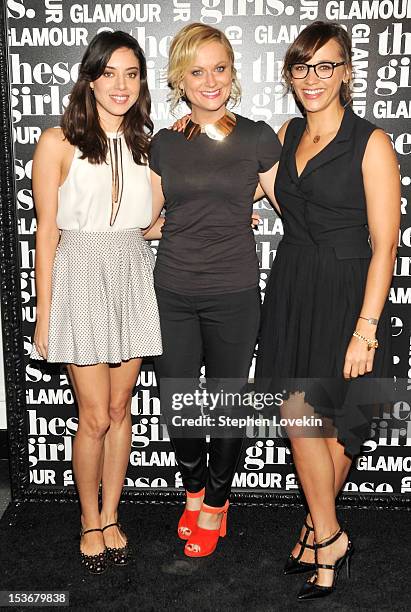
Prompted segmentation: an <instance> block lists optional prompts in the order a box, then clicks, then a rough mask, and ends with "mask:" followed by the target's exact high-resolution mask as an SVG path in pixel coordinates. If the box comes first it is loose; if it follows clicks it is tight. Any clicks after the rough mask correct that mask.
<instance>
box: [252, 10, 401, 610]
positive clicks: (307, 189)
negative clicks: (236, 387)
mask: <svg viewBox="0 0 411 612" xmlns="http://www.w3.org/2000/svg"><path fill="white" fill-rule="evenodd" d="M351 73H352V67H351V41H350V38H349V36H348V34H347V33H346V31H345V30H344V29H343V28H342V27H341V26H340V25H338V24H333V23H324V22H316V23H313V24H311V25H309V26H308V27H307V28H305V29H304V30H303V31H302V32H301V33H300V34H299V36H298V37H297V38H296V40H295V42H294V43H293V44H292V45H291V46H290V48H289V49H288V51H287V54H286V56H285V61H284V78H285V82H286V84H287V86H288V88H289V90H291V91H292V92H293V95H294V98H295V100H296V102H297V104H298V105H299V107H300V108H301V109H302V111H303V115H304V117H303V118H294V119H291V120H290V121H288V122H287V123H286V124H285V125H283V127H282V128H281V130H280V132H279V137H280V140H281V141H282V142H283V150H282V154H281V159H280V164H279V167H278V171H277V176H276V183H275V197H276V201H277V204H278V206H279V207H280V209H281V212H282V217H283V224H284V237H283V240H282V241H281V243H280V245H279V248H278V250H277V255H276V258H275V261H274V264H273V268H272V270H271V274H270V279H269V282H268V286H267V291H266V296H265V301H264V307H263V315H262V328H261V336H260V340H259V354H258V359H257V366H256V377H257V379H258V385H259V386H260V388H267V386H271V385H273V386H276V385H277V384H279V381H282V382H283V383H284V380H286V381H287V382H286V383H285V385H284V387H281V388H286V389H287V390H288V391H289V392H290V393H289V396H288V399H287V400H286V401H285V402H284V405H283V406H282V416H283V417H285V418H289V419H292V418H295V417H303V416H307V417H312V416H320V417H321V420H322V425H319V426H314V425H315V424H313V425H312V426H310V427H306V428H300V429H298V428H296V427H293V426H292V421H291V420H290V421H289V423H290V426H289V427H288V428H287V431H288V435H289V437H290V440H291V446H292V452H293V458H294V464H295V467H296V470H297V473H298V477H299V480H300V483H301V485H302V489H303V491H304V495H305V499H306V502H307V506H308V515H307V517H306V521H305V526H304V527H303V528H302V532H301V540H300V542H299V543H298V544H296V545H295V547H294V549H293V551H292V554H291V556H290V558H289V559H288V561H287V563H286V566H285V568H284V572H285V573H286V574H291V573H294V574H295V573H302V572H308V571H311V572H312V571H314V574H313V576H312V577H311V578H310V579H309V580H308V581H307V582H306V583H305V584H304V585H303V588H302V590H301V592H300V594H299V598H301V599H311V598H314V597H323V596H325V595H329V594H330V593H331V592H332V591H333V590H334V588H335V584H336V580H337V576H338V572H339V570H340V568H341V566H342V565H343V563H346V564H347V570H348V569H349V560H350V557H351V554H352V551H353V547H352V543H351V542H350V540H349V537H348V535H347V533H346V532H345V531H343V530H342V529H341V527H340V525H339V523H338V519H337V516H336V509H335V497H336V495H337V494H338V493H339V491H340V490H341V488H342V487H343V484H344V482H345V479H346V477H347V474H348V471H349V468H350V465H351V462H352V457H353V456H355V455H356V454H357V453H359V451H360V446H361V443H362V442H363V441H364V440H365V439H366V438H367V434H368V433H369V432H370V427H369V425H370V423H369V421H367V418H369V416H368V417H367V413H366V412H365V410H364V407H361V406H359V405H356V404H355V403H352V402H351V401H350V399H349V398H350V393H353V390H355V389H356V387H355V385H356V384H357V383H358V382H359V381H351V382H348V381H349V380H350V379H357V378H358V377H365V376H367V377H368V378H370V377H391V369H392V355H391V350H390V340H391V329H390V317H389V313H388V310H387V301H386V300H387V294H388V290H389V287H390V283H391V278H392V274H393V267H394V262H395V257H396V249H397V240H398V230H399V222H400V181H399V172H398V165H397V160H396V157H395V154H394V152H393V148H392V145H391V142H390V139H389V137H388V136H387V135H386V134H385V133H384V132H383V131H382V130H380V129H377V128H376V126H374V125H372V124H371V123H369V122H368V121H366V120H365V119H361V118H359V117H357V116H356V115H355V114H354V112H353V111H352V109H351V107H350V80H351ZM293 379H294V380H293ZM362 382H365V381H362ZM369 383H372V380H369V381H367V384H369ZM353 385H354V386H353ZM361 388H362V387H361V386H360V389H361ZM365 391H366V392H367V389H366V388H365ZM294 422H295V421H294ZM309 422H313V421H309Z"/></svg>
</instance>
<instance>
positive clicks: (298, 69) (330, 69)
mask: <svg viewBox="0 0 411 612" xmlns="http://www.w3.org/2000/svg"><path fill="white" fill-rule="evenodd" d="M343 64H345V62H318V64H289V66H288V70H289V71H290V74H291V76H292V77H293V79H305V77H306V76H307V75H308V73H309V72H310V68H313V69H314V72H315V74H316V75H317V76H318V78H319V79H330V78H331V77H332V75H333V74H334V68H337V67H338V66H342V65H343Z"/></svg>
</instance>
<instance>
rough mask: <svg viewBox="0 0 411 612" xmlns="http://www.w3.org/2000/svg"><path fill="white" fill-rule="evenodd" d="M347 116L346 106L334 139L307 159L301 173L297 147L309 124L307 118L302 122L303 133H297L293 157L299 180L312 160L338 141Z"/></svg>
mask: <svg viewBox="0 0 411 612" xmlns="http://www.w3.org/2000/svg"><path fill="white" fill-rule="evenodd" d="M346 116H347V109H346V108H345V109H344V114H343V116H342V119H341V123H340V126H339V128H338V130H337V132H336V134H335V136H334V138H332V139H331V140H330V142H328V143H327V144H326V145H325V147H323V148H322V149H320V150H319V151H318V153H316V154H315V155H313V156H312V157H310V159H309V160H307V162H306V164H305V166H304V168H303V169H302V170H301V172H300V174H298V168H297V149H298V146H299V144H300V142H301V138H302V137H303V134H304V131H305V128H306V125H307V119H306V118H305V120H304V122H303V124H302V130H300V131H301V133H300V134H298V135H297V138H296V143H297V144H296V145H295V146H294V151H293V159H294V171H295V174H296V177H297V179H298V180H300V179H301V178H302V176H303V174H304V172H305V171H306V170H307V168H308V166H309V165H310V164H311V162H312V161H313V160H314V159H316V158H317V157H318V156H319V155H321V153H323V151H325V150H326V149H328V147H329V146H330V145H331V144H333V143H334V142H335V141H336V139H337V138H338V136H339V135H340V132H341V130H342V127H343V123H344V120H345V118H346Z"/></svg>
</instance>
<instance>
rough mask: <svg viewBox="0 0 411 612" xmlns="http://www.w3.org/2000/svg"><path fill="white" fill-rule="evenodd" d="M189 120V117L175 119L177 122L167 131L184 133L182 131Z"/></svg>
mask: <svg viewBox="0 0 411 612" xmlns="http://www.w3.org/2000/svg"><path fill="white" fill-rule="evenodd" d="M190 119H191V115H184V117H181V119H177V121H175V122H174V123H173V125H172V126H171V128H169V129H170V130H174V132H184V129H185V127H186V125H187V123H188V122H189V121H190Z"/></svg>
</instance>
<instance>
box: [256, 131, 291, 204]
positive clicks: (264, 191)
mask: <svg viewBox="0 0 411 612" xmlns="http://www.w3.org/2000/svg"><path fill="white" fill-rule="evenodd" d="M289 122H290V120H288V121H286V122H285V123H284V124H283V125H282V126H281V128H280V129H279V131H278V134H277V136H278V139H279V141H280V142H281V144H283V143H284V136H285V133H286V131H287V126H288V124H289ZM277 170H278V162H277V163H276V164H275V165H274V166H273V167H272V168H270V170H268V171H267V172H263V173H261V174H259V175H258V176H259V181H260V182H259V184H258V186H257V189H256V192H255V194H254V202H255V201H256V200H259V199H261V198H262V197H264V195H266V196H267V197H268V198H269V200H270V201H271V202H272V204H273V205H274V208H275V209H276V211H277V212H278V213H279V214H280V215H281V210H280V207H279V205H278V203H277V201H276V199H275V195H274V184H275V179H276V177H277Z"/></svg>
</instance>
